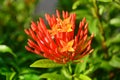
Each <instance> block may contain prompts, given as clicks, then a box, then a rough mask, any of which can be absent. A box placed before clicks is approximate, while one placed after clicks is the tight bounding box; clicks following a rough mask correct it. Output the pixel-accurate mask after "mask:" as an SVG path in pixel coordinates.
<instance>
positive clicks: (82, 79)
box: [75, 74, 92, 80]
mask: <svg viewBox="0 0 120 80" xmlns="http://www.w3.org/2000/svg"><path fill="white" fill-rule="evenodd" d="M75 80H92V79H91V78H90V77H88V76H86V75H83V74H80V75H79V77H76V78H75Z"/></svg>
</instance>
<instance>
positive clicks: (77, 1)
mask: <svg viewBox="0 0 120 80" xmlns="http://www.w3.org/2000/svg"><path fill="white" fill-rule="evenodd" d="M41 1H42V0H0V80H56V78H53V73H54V72H56V73H57V74H59V75H62V77H63V76H64V77H66V76H67V74H69V72H68V73H67V72H66V73H65V71H64V69H61V68H52V69H47V68H45V69H41V68H31V67H29V65H30V64H32V63H33V62H34V61H35V60H38V59H40V58H42V57H40V56H38V55H36V54H33V53H30V52H28V51H26V50H25V48H24V46H25V45H26V43H27V35H26V34H25V33H24V29H25V28H28V27H30V23H31V21H32V20H33V21H36V20H38V19H39V17H43V18H44V13H45V12H47V10H45V11H44V9H46V8H45V6H46V5H48V4H49V2H48V3H46V5H44V7H43V11H40V12H39V9H38V7H37V6H38V5H42V4H38V3H41ZM49 7H51V8H50V11H49V12H50V14H52V13H54V12H55V9H58V10H60V11H62V10H65V11H68V12H70V13H76V15H77V17H76V27H78V24H79V21H81V20H82V18H83V17H86V19H87V21H88V23H89V34H92V33H94V35H95V37H94V39H93V41H92V47H93V48H94V51H93V52H92V53H91V54H90V55H89V56H87V57H85V58H83V60H84V62H83V63H78V64H73V66H72V70H73V72H72V74H71V75H72V76H73V74H84V75H86V76H88V77H89V78H91V80H120V0H56V1H55V6H52V5H49ZM51 10H52V11H51ZM51 12H52V13H51ZM61 70H63V71H61ZM46 73H49V74H48V75H50V76H45V75H44V74H46ZM41 75H42V76H41ZM43 75H44V76H43ZM59 75H56V76H57V77H59ZM51 76H52V77H51ZM78 76H79V75H78ZM73 77H74V76H73ZM83 77H84V76H83ZM67 79H68V80H69V78H66V80H67ZM87 79H88V78H87ZM87 79H85V78H84V79H81V80H87ZM57 80H63V79H62V78H61V79H57ZM72 80H79V79H77V78H74V79H72Z"/></svg>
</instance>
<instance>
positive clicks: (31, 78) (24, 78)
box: [19, 73, 40, 80]
mask: <svg viewBox="0 0 120 80" xmlns="http://www.w3.org/2000/svg"><path fill="white" fill-rule="evenodd" d="M19 80H40V78H39V76H38V75H36V74H33V73H32V74H31V73H28V74H27V73H26V74H22V75H20V76H19Z"/></svg>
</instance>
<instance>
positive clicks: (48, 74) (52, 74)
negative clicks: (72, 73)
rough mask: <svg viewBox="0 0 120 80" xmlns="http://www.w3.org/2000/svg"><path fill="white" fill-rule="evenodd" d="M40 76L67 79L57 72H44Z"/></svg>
mask: <svg viewBox="0 0 120 80" xmlns="http://www.w3.org/2000/svg"><path fill="white" fill-rule="evenodd" d="M40 78H45V79H51V80H67V78H65V76H63V75H61V74H57V73H45V74H42V75H40Z"/></svg>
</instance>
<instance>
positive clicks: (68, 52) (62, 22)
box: [25, 11, 93, 63]
mask: <svg viewBox="0 0 120 80" xmlns="http://www.w3.org/2000/svg"><path fill="white" fill-rule="evenodd" d="M45 17H46V20H47V21H48V24H49V26H50V29H47V28H46V25H45V23H44V21H43V19H42V18H40V20H39V21H38V22H37V24H36V23H34V22H32V23H31V27H30V28H29V29H25V32H26V34H27V35H29V36H30V37H32V40H31V39H28V43H27V44H28V45H27V46H25V48H26V49H27V50H28V51H31V52H33V53H36V54H38V55H41V56H44V57H45V58H48V59H51V60H53V61H54V62H57V63H67V62H69V61H74V60H79V59H81V58H82V57H83V56H85V55H87V54H89V53H91V52H92V51H93V49H91V41H92V38H93V34H92V35H91V36H90V37H89V38H88V23H87V22H86V19H85V18H84V19H83V20H82V21H81V22H80V24H79V29H78V32H77V34H76V35H75V34H74V33H75V32H74V31H75V19H76V15H75V14H70V15H69V14H68V12H65V11H63V12H62V18H63V19H61V17H60V13H59V11H56V16H55V15H52V16H50V15H49V14H45Z"/></svg>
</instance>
